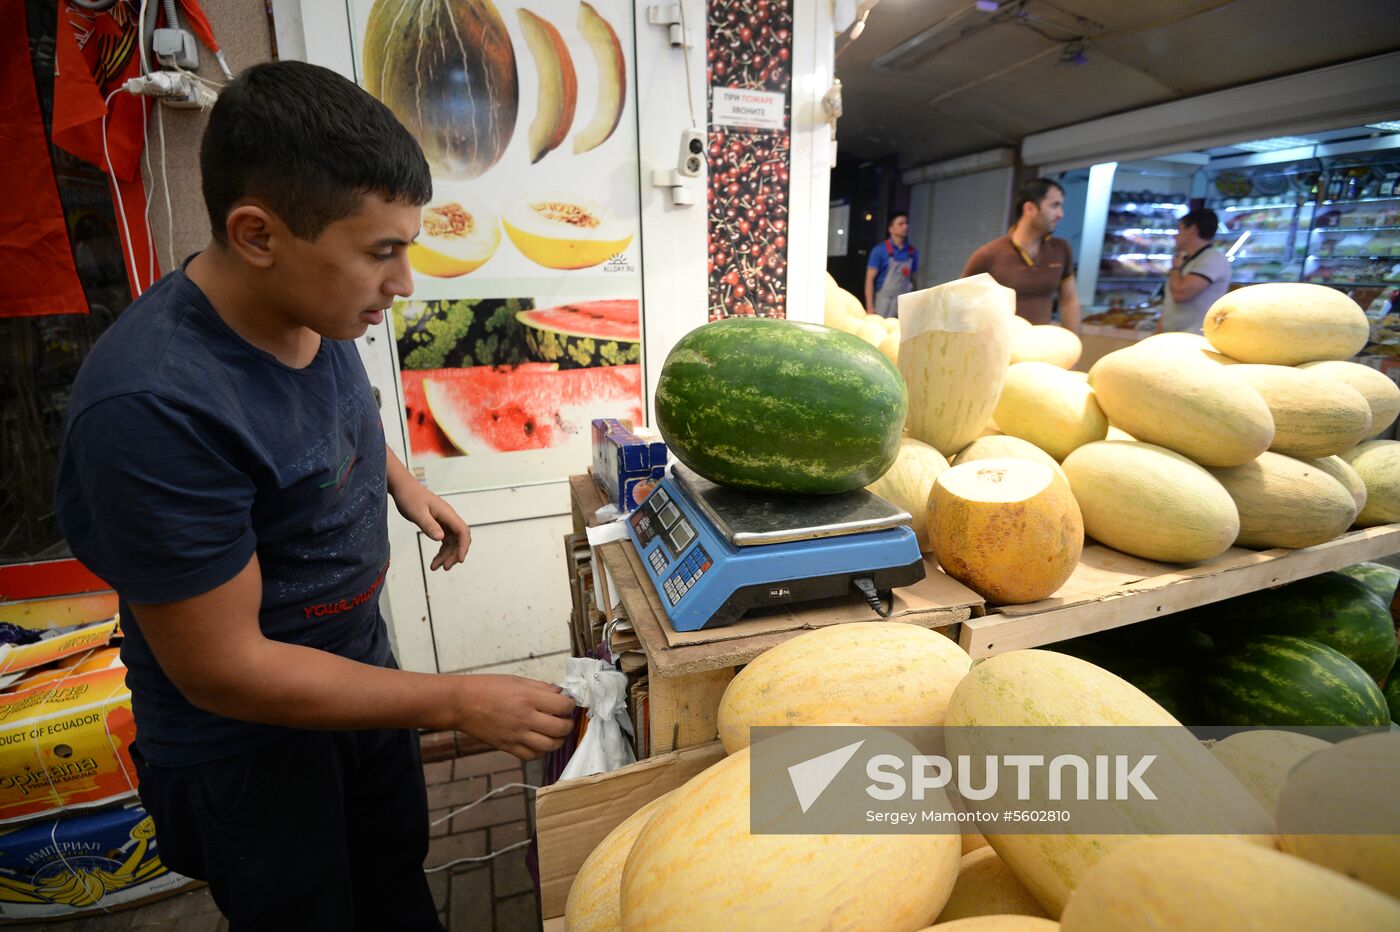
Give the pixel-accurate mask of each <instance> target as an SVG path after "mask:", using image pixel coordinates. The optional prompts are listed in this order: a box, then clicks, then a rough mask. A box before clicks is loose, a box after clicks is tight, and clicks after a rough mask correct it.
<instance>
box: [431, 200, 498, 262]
mask: <svg viewBox="0 0 1400 932" xmlns="http://www.w3.org/2000/svg"><path fill="white" fill-rule="evenodd" d="M500 245H501V225H500V223H499V222H498V221H497V219H496V216H495V214H492V213H491V212H490V211H488V210H485V209H483V208H482V207H481V206H480V205H472V206H470V207H468V206H466V205H464V204H463V203H462V202H461V201H460V200H440V201H433V202H431V203H429V204H428V205H427V206H426V207H424V208H423V230H422V232H421V233H420V234H419V235H418V239H417V240H416V241H415V242H413V243H411V244H410V245H409V247H408V264H409V265H411V266H413V270H414V271H415V272H418V273H419V274H420V275H431V276H433V277H434V278H456V277H457V276H459V275H466V274H468V273H470V272H475V271H476V270H477V269H479V268H481V266H483V265H485V264H486V262H487V260H488V259H490V258H491V257H492V256H494V255H495V254H496V247H498V246H500Z"/></svg>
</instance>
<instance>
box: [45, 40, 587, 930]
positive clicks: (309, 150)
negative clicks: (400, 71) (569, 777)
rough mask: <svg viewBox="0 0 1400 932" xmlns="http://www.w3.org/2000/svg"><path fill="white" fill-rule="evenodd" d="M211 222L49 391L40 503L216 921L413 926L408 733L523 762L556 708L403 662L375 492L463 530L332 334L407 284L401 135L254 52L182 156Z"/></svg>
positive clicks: (157, 817) (450, 548) (429, 913)
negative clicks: (96, 613)
mask: <svg viewBox="0 0 1400 932" xmlns="http://www.w3.org/2000/svg"><path fill="white" fill-rule="evenodd" d="M200 158H201V174H202V178H203V184H204V198H205V202H206V205H207V207H208V210H209V218H210V222H211V226H212V239H211V242H210V243H209V246H208V248H206V249H205V250H204V251H203V252H201V253H199V254H198V255H196V256H194V257H193V258H192V259H190V260H188V261H187V262H186V263H185V265H184V267H182V268H180V269H177V270H175V271H173V272H171V273H170V274H168V275H166V276H165V277H164V278H162V279H161V280H160V281H159V282H157V283H156V284H155V285H154V286H152V287H151V289H150V290H149V291H147V292H146V293H145V294H144V295H142V296H141V297H140V298H139V299H138V300H137V301H136V302H135V303H133V304H132V305H131V306H130V307H129V308H128V309H127V310H126V311H124V312H123V313H122V315H121V317H120V318H119V319H118V320H117V322H116V323H115V324H114V325H113V326H112V327H111V329H110V330H108V332H107V333H106V334H105V335H104V336H103V337H102V339H101V340H99V341H98V343H97V345H96V346H95V347H94V348H93V351H92V353H91V354H90V356H89V357H88V359H87V360H86V361H85V362H84V364H83V367H82V369H81V371H80V372H79V374H78V378H77V380H76V382H75V384H74V388H73V395H72V399H71V401H70V403H69V408H68V413H67V421H66V423H65V428H64V438H63V448H62V454H61V461H60V465H59V476H58V489H57V494H56V503H55V506H56V509H57V512H58V516H59V520H60V522H61V525H62V528H63V531H64V534H65V536H66V537H67V539H68V542H69V544H70V545H71V547H72V549H73V553H74V555H75V556H77V557H78V558H79V559H80V560H82V561H83V562H84V563H86V564H87V565H88V566H89V567H90V568H91V569H92V570H93V571H94V572H96V573H97V574H98V575H99V576H101V577H102V578H104V579H105V580H107V582H108V583H110V584H111V585H112V586H113V588H114V589H115V590H116V591H117V593H118V595H119V596H120V599H121V613H122V628H123V631H124V633H125V636H126V638H125V642H124V643H123V645H122V659H123V661H124V663H125V664H126V666H127V669H128V673H127V682H128V684H129V685H130V687H131V693H132V709H133V712H134V713H135V717H136V742H135V747H134V748H133V754H132V756H133V759H134V760H135V761H136V764H137V769H138V773H139V775H140V779H141V785H140V795H141V800H142V802H143V803H144V805H145V806H146V808H147V809H148V810H149V811H150V813H151V816H152V817H153V819H154V821H155V827H156V837H157V844H158V845H159V851H160V856H161V859H162V861H163V862H164V863H165V864H167V865H168V866H169V867H170V868H171V869H173V870H175V871H178V872H179V873H182V874H186V875H188V876H191V877H195V878H198V879H201V880H206V881H208V883H209V886H210V889H211V891H212V893H213V896H214V900H215V902H216V903H217V904H218V905H219V908H220V909H221V910H222V911H223V912H224V914H225V915H227V916H228V917H229V919H230V926H231V928H233V929H235V930H238V929H259V930H265V929H282V928H287V929H437V928H440V926H439V923H438V921H437V913H436V909H435V907H434V904H433V901H432V896H431V895H430V893H429V891H428V886H427V883H426V880H425V878H424V875H423V859H424V856H425V855H426V853H427V806H426V795H425V791H424V787H423V775H422V766H421V761H420V759H419V753H418V738H417V734H416V733H415V731H414V730H413V729H417V728H434V729H457V730H460V731H464V732H467V733H469V734H472V735H475V736H477V737H479V738H481V739H482V740H484V741H487V742H489V743H490V744H492V745H494V746H496V747H498V748H502V749H505V750H507V751H510V752H512V753H514V754H516V755H518V756H520V757H523V758H529V757H535V756H538V755H541V754H544V753H546V752H548V751H549V750H551V749H553V748H555V747H558V746H559V744H560V743H561V742H562V739H563V737H564V736H565V735H567V734H568V733H569V731H570V727H571V722H570V715H571V712H572V709H573V702H572V701H571V700H570V699H568V698H567V697H564V696H562V695H561V694H560V692H559V690H558V688H557V687H555V686H552V685H550V684H548V683H542V682H538V681H535V680H528V679H523V678H519V677H497V676H438V675H430V674H419V673H409V672H405V671H402V670H399V669H398V665H397V664H396V663H395V660H394V657H393V654H392V653H391V651H390V646H389V641H388V634H387V631H386V629H385V626H384V620H383V618H382V617H381V616H380V613H379V607H378V605H379V594H380V588H381V586H382V585H383V582H384V576H385V572H386V569H387V567H388V562H389V543H388V530H387V523H386V522H387V496H386V492H387V493H388V496H392V497H393V499H394V504H395V506H396V507H397V508H398V510H399V512H400V514H402V515H403V516H404V517H405V518H407V519H408V520H410V521H413V522H414V523H415V524H417V525H418V526H419V527H420V528H421V529H422V530H423V532H424V533H425V534H427V535H428V536H429V537H430V538H432V539H433V540H436V541H440V542H441V547H440V549H439V551H438V553H437V555H436V556H435V557H434V558H433V560H432V569H434V570H437V569H442V570H447V569H450V568H451V567H453V566H454V565H456V564H457V563H460V562H461V561H462V560H463V559H464V558H465V557H466V554H467V548H468V546H469V545H470V541H471V533H470V531H469V530H468V528H467V525H466V523H465V522H463V521H462V519H461V518H460V517H459V516H458V515H457V514H456V513H455V512H454V511H453V510H452V508H451V507H449V506H448V505H447V504H446V503H445V502H444V501H443V500H442V499H441V498H439V497H438V496H436V495H434V494H432V493H431V492H429V491H428V490H427V489H426V488H424V487H423V486H422V485H420V484H419V483H418V482H416V481H415V480H414V479H413V477H412V475H410V474H409V472H408V471H407V469H405V467H404V465H403V464H402V463H401V462H399V461H398V459H397V458H396V457H395V456H394V454H393V453H392V452H390V451H389V450H388V448H387V447H386V446H385V443H384V434H383V429H382V427H381V425H380V420H379V413H378V410H377V407H376V404H375V399H374V396H373V394H372V392H371V390H370V385H369V381H368V379H367V377H366V374H365V370H364V366H363V365H362V364H361V362H360V358H359V355H358V353H357V351H356V349H355V346H354V344H353V342H351V341H353V340H354V339H355V338H356V337H359V336H361V335H362V334H364V333H365V331H366V330H367V329H368V328H369V327H370V326H371V325H374V324H378V323H380V322H381V321H382V320H383V317H384V312H385V310H386V309H387V308H388V307H389V306H390V305H391V304H392V302H393V300H394V298H395V297H396V296H400V295H407V294H409V293H410V292H411V291H412V279H411V273H410V270H409V266H408V260H407V255H406V251H407V249H408V245H409V243H410V242H411V241H412V240H413V239H414V238H415V237H416V236H417V235H418V230H419V220H420V213H421V206H422V205H423V204H424V203H426V202H427V201H428V199H429V197H430V196H431V193H432V180H431V178H430V176H429V172H428V165H427V162H426V161H425V160H424V158H423V154H422V152H421V151H420V149H419V148H418V145H417V143H416V142H415V141H414V140H413V138H412V137H411V136H410V135H409V134H408V131H407V130H405V129H404V127H403V126H402V125H400V124H399V123H398V122H397V121H396V120H395V119H394V117H393V115H392V114H391V113H390V112H389V111H388V109H387V108H385V107H384V106H383V105H382V104H380V103H379V102H378V101H376V100H374V99H373V98H372V97H370V96H369V95H368V94H366V93H364V92H363V91H361V90H360V89H359V88H358V87H356V86H355V85H354V84H352V83H351V82H349V81H347V80H346V79H344V78H342V77H340V76H339V75H337V74H335V73H334V72H332V71H329V70H327V69H324V68H318V67H316V66H313V65H307V64H303V63H300V62H281V63H277V64H270V65H260V66H258V67H255V68H252V69H249V70H248V71H246V72H244V73H243V75H241V76H240V77H239V78H238V79H237V80H236V81H234V82H233V83H231V84H230V85H229V86H228V87H226V88H225V89H224V91H223V93H222V94H221V95H220V98H219V102H218V104H217V105H216V106H215V107H214V109H213V112H212V114H211V115H210V119H209V125H208V128H207V130H206V132H205V135H204V141H203V148H202V151H201V157H200Z"/></svg>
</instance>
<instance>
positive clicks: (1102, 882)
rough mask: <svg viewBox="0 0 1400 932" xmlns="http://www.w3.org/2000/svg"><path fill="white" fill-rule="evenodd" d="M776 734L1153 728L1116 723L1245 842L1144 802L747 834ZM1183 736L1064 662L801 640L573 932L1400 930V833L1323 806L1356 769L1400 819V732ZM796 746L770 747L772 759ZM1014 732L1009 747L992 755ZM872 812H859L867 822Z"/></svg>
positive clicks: (892, 643) (642, 815)
mask: <svg viewBox="0 0 1400 932" xmlns="http://www.w3.org/2000/svg"><path fill="white" fill-rule="evenodd" d="M771 725H846V726H850V725H870V726H882V727H893V726H922V728H923V729H924V730H923V731H922V732H920V734H921V735H927V736H929V737H928V740H929V741H930V742H931V743H936V745H937V747H938V748H939V753H944V754H946V755H947V756H948V757H949V758H950V759H957V758H956V755H960V754H969V755H972V756H973V757H974V758H975V759H980V757H979V756H978V755H981V754H986V753H997V754H1005V753H1007V751H1008V750H1009V749H1010V748H1011V747H1012V746H1013V745H1014V746H1016V747H1018V748H1019V750H1018V751H1017V753H1024V751H1025V750H1026V746H1025V745H1024V744H1015V742H1017V741H1022V740H1023V739H1022V738H1016V737H1013V738H1005V739H1003V738H1002V737H1000V736H1003V735H1019V734H1023V732H1020V731H1018V729H1024V728H1026V727H1038V728H1046V727H1083V726H1152V727H1150V728H1138V729H1137V730H1136V731H1135V732H1133V733H1131V734H1128V733H1126V729H1122V728H1117V729H1114V730H1113V732H1112V733H1113V734H1115V735H1116V736H1117V738H1116V740H1117V741H1118V744H1117V745H1115V746H1116V747H1117V748H1118V750H1119V751H1125V752H1126V753H1129V754H1130V755H1132V754H1136V753H1157V754H1160V755H1163V758H1162V759H1163V760H1164V761H1168V760H1169V761H1170V764H1168V765H1165V766H1170V767H1171V768H1172V774H1173V778H1172V780H1171V781H1170V785H1166V784H1161V785H1154V789H1156V790H1158V791H1159V792H1161V793H1162V794H1164V795H1163V796H1162V797H1161V798H1162V800H1163V801H1164V805H1171V804H1172V803H1173V801H1175V802H1176V803H1177V804H1183V803H1185V804H1189V806H1190V807H1191V811H1193V812H1198V813H1206V814H1208V817H1211V818H1214V819H1217V820H1218V821H1217V822H1216V823H1215V824H1221V825H1229V826H1231V827H1233V828H1234V829H1235V830H1237V831H1239V832H1241V834H1236V835H1229V836H1223V835H1217V836H1207V835H1199V834H1194V835H1182V836H1173V835H1169V834H1164V833H1166V832H1170V831H1171V829H1170V828H1169V827H1168V826H1169V824H1170V821H1171V820H1169V819H1167V820H1164V819H1163V817H1162V815H1161V813H1159V812H1156V811H1155V810H1153V809H1151V808H1150V807H1134V806H1123V807H1121V809H1120V808H1115V809H1114V810H1113V812H1112V814H1111V815H1110V816H1108V818H1111V819H1113V820H1115V821H1113V822H1112V823H1111V824H1108V823H1101V824H1102V825H1103V827H1104V829H1105V831H1104V832H1103V833H1100V834H1094V835H1082V834H1081V835H1076V834H1067V833H1059V834H1055V833H1049V832H1046V833H1036V834H1024V833H1015V832H1006V833H997V832H995V831H989V832H988V833H987V834H986V835H985V836H981V835H975V834H974V835H967V836H962V837H960V836H958V835H956V834H951V833H949V834H936V833H930V831H929V830H928V829H927V827H925V828H923V829H921V828H919V827H910V828H907V829H905V830H904V833H902V834H850V835H843V834H826V835H822V834H768V833H764V832H762V831H760V832H753V831H751V830H750V801H751V798H752V790H753V786H754V784H753V783H752V782H751V781H753V780H760V781H764V785H765V786H768V785H769V784H768V781H770V780H772V781H775V782H776V783H778V784H780V785H781V786H782V787H788V786H792V785H794V784H792V783H791V782H789V777H788V773H787V771H785V770H782V769H780V768H776V767H775V766H773V765H771V764H770V763H768V762H766V761H765V760H760V759H758V758H754V757H752V756H751V753H752V751H753V748H752V747H751V744H750V728H752V727H755V726H771ZM1177 725H1178V723H1177V722H1176V720H1175V719H1173V718H1172V716H1171V715H1169V714H1168V713H1167V712H1166V711H1165V710H1164V709H1163V708H1162V707H1161V706H1159V705H1158V704H1157V703H1155V702H1154V701H1153V700H1152V699H1151V698H1149V697H1148V696H1147V695H1146V694H1144V693H1143V692H1141V691H1140V690H1139V689H1137V688H1136V687H1134V686H1133V685H1132V684H1130V683H1128V682H1126V681H1125V680H1122V679H1120V678H1119V677H1117V676H1114V675H1113V674H1111V673H1109V672H1107V671H1105V670H1103V669H1101V668H1099V667H1096V666H1094V665H1093V664H1091V663H1088V662H1086V661H1084V660H1081V659H1078V658H1075V657H1070V656H1068V655H1064V654H1058V653H1053V652H1050V651H1040V650H1023V651H1011V652H1008V653H1004V654H1000V655H998V656H996V657H992V658H990V659H987V660H984V661H981V662H979V663H978V664H977V665H975V666H973V665H972V662H971V660H970V658H969V657H968V656H967V655H966V654H965V653H963V652H962V651H961V650H959V648H958V647H957V645H956V644H954V643H953V642H952V641H951V640H949V639H947V638H945V637H943V636H942V635H940V634H938V633H935V632H932V631H928V630H924V629H921V628H917V627H914V626H912V625H906V624H901V623H898V622H875V623H856V624H846V625H837V626H833V627H831V628H826V629H820V630H817V631H812V632H808V633H805V634H802V635H800V636H798V637H795V638H793V639H792V640H789V641H787V642H785V643H784V644H782V645H779V646H778V647H776V648H774V649H772V650H770V651H768V652H767V653H765V654H763V655H761V656H760V657H759V658H758V659H757V660H755V661H754V662H753V663H751V664H749V665H748V666H747V667H746V668H745V669H744V670H742V671H741V672H740V673H739V675H738V676H736V677H735V678H734V680H733V681H732V682H731V684H730V686H729V688H728V690H727V691H726V693H725V695H724V697H723V700H722V702H721V705H720V709H719V730H720V736H721V739H722V741H723V745H724V748H725V751H726V752H727V753H728V755H729V756H728V757H726V758H725V759H724V760H722V761H721V762H719V763H717V764H715V765H714V766H712V767H711V768H709V769H708V770H706V771H704V772H702V773H701V774H699V775H697V776H696V777H695V778H693V779H692V780H691V781H690V782H688V783H686V784H685V785H683V786H681V787H680V788H678V789H676V790H674V791H672V792H670V793H668V794H667V795H665V796H663V797H661V798H660V799H657V800H654V801H653V802H651V803H649V804H648V805H646V806H645V807H643V808H641V809H639V810H638V811H637V812H636V814H634V815H633V816H632V817H630V818H628V819H627V820H626V821H624V822H622V823H621V824H620V825H619V826H618V827H617V828H616V829H615V830H614V831H613V832H612V833H611V834H610V835H608V836H607V838H606V839H605V840H604V841H603V842H602V843H601V844H600V845H599V846H598V847H597V849H596V850H595V851H594V852H593V853H592V854H591V855H590V856H589V858H588V859H587V860H586V861H585V862H584V864H583V866H582V868H581V869H580V871H579V873H578V874H577V876H576V878H575V881H574V885H573V888H572V890H571V892H570V895H569V899H568V905H567V910H566V922H567V927H568V928H569V929H570V930H573V932H585V930H588V932H593V930H598V932H601V930H610V932H611V930H618V929H622V930H634V929H644V930H671V929H675V930H707V929H714V930H723V932H731V930H733V929H746V930H747V929H755V930H766V929H799V928H801V929H808V928H813V929H836V930H841V929H880V930H888V932H915V930H921V929H928V928H932V929H935V930H938V929H945V928H946V929H948V930H949V932H958V930H962V929H968V930H971V929H985V930H1008V932H1014V930H1027V932H1031V930H1048V929H1054V928H1056V927H1057V923H1060V924H1063V926H1064V927H1065V928H1067V929H1093V930H1099V929H1103V930H1108V929H1164V930H1165V929H1184V928H1204V929H1222V930H1223V929H1239V928H1249V929H1260V930H1263V929H1275V928H1336V929H1352V928H1367V929H1373V928H1374V929H1379V928H1400V900H1397V899H1394V897H1395V896H1396V895H1400V836H1395V835H1390V836H1381V835H1371V836H1351V837H1337V836H1329V835H1318V834H1316V832H1317V831H1318V830H1319V829H1318V826H1319V825H1320V824H1321V825H1324V826H1325V825H1326V824H1336V823H1335V822H1333V823H1318V822H1316V820H1315V810H1316V808H1317V807H1316V803H1317V801H1318V800H1319V799H1320V798H1326V797H1327V796H1328V794H1329V793H1331V794H1332V795H1342V794H1339V793H1336V792H1335V789H1336V784H1337V781H1338V780H1342V781H1346V780H1354V779H1357V777H1356V776H1355V775H1357V774H1363V775H1364V779H1365V780H1366V781H1368V782H1366V783H1365V784H1364V785H1365V787H1366V788H1367V789H1366V792H1367V793H1368V795H1367V797H1366V798H1367V805H1368V806H1372V807H1378V808H1376V809H1373V810H1372V812H1374V813H1375V814H1376V816H1377V817H1378V818H1380V819H1382V820H1386V819H1393V818H1395V817H1396V816H1395V813H1394V809H1395V804H1393V803H1386V802H1383V801H1382V800H1379V799H1377V798H1376V797H1377V796H1379V795H1382V794H1381V790H1379V789H1377V787H1385V786H1387V785H1390V784H1393V783H1394V781H1397V780H1400V748H1398V747H1397V744H1400V734H1397V735H1386V734H1381V735H1370V736H1367V737H1363V738H1359V739H1355V740H1352V741H1346V742H1342V743H1340V744H1337V745H1335V746H1334V745H1328V744H1325V743H1323V742H1318V741H1314V740H1310V739H1299V738H1298V736H1296V735H1288V734H1282V733H1264V734H1260V735H1243V736H1240V737H1239V738H1237V739H1231V740H1230V741H1227V742H1222V743H1221V744H1220V745H1218V746H1217V747H1215V748H1213V749H1208V748H1207V747H1205V746H1204V745H1202V744H1201V743H1199V742H1197V741H1196V740H1195V739H1194V738H1193V737H1192V736H1191V735H1190V733H1189V732H1187V731H1186V730H1184V729H1180V728H1177V727H1175V726H1177ZM1106 733H1107V732H1106ZM795 734H796V733H795V732H778V733H776V734H771V735H769V736H767V737H762V738H760V739H759V740H761V741H762V742H764V744H763V745H762V747H764V748H768V749H769V753H768V755H767V757H768V758H770V759H771V758H773V757H776V756H778V755H777V754H776V753H775V749H776V748H777V747H778V745H777V742H782V741H785V740H789V739H790V738H791V737H792V736H793V735H795ZM1267 734H1271V735H1272V736H1273V737H1272V738H1269V739H1267V740H1266V738H1265V735H1267ZM862 736H863V737H869V734H868V733H865V734H864V735H862ZM1003 740H1009V741H1011V742H1013V745H1007V746H1006V747H1000V746H994V745H996V743H997V742H1000V741H1003ZM767 742H774V744H773V745H771V746H770V745H768V744H767ZM1134 742H1136V744H1134ZM1232 742H1233V743H1232ZM1368 742H1369V743H1368ZM921 746H922V745H921ZM908 750H909V753H911V754H912V753H915V750H914V745H913V744H910V745H908ZM806 753H810V752H806ZM867 753H868V752H867ZM766 768H768V769H766ZM769 769H771V770H772V772H771V773H770V772H769ZM785 792H786V790H785ZM765 798H766V797H765ZM1057 798H1058V797H1057ZM874 799H875V797H873V796H872V797H871V799H869V800H866V799H860V798H858V799H854V800H851V801H850V805H851V806H853V807H856V811H857V812H861V813H863V812H864V811H865V810H866V809H868V808H878V806H879V805H881V804H880V803H878V802H873V800H874ZM794 801H795V797H794ZM1382 810H1384V811H1382ZM1309 820H1312V821H1309ZM1324 830H1325V828H1324ZM935 831H936V830H935ZM1278 848H1282V850H1283V852H1286V853H1280V851H1278V850H1277V849H1278ZM1348 874H1350V875H1351V876H1347V875H1348ZM1353 877H1355V878H1357V879H1353Z"/></svg>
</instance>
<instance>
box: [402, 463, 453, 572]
mask: <svg viewBox="0 0 1400 932" xmlns="http://www.w3.org/2000/svg"><path fill="white" fill-rule="evenodd" d="M394 505H395V507H397V508H398V509H399V514H401V515H403V516H404V517H405V518H407V519H408V520H409V521H412V522H413V523H414V524H416V525H418V527H419V528H420V529H421V530H422V531H423V533H424V534H427V535H428V537H430V538H431V539H433V540H436V541H440V542H441V543H442V546H441V547H439V548H438V552H437V556H435V557H433V562H432V564H431V566H430V567H429V569H434V570H436V569H442V570H450V569H452V567H454V566H456V565H457V564H458V563H461V562H462V561H463V560H465V559H466V558H467V550H468V549H470V548H471V545H472V531H471V528H469V527H468V526H467V522H465V521H463V520H462V517H461V515H459V514H457V512H456V510H455V509H454V508H453V507H452V506H451V505H449V504H447V502H445V501H443V500H442V497H441V496H439V495H434V494H433V493H432V492H430V491H428V490H427V489H426V488H424V487H423V486H421V485H419V484H418V483H416V482H415V483H413V484H412V485H405V486H404V487H402V488H400V489H398V491H397V493H396V494H395V495H394Z"/></svg>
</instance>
